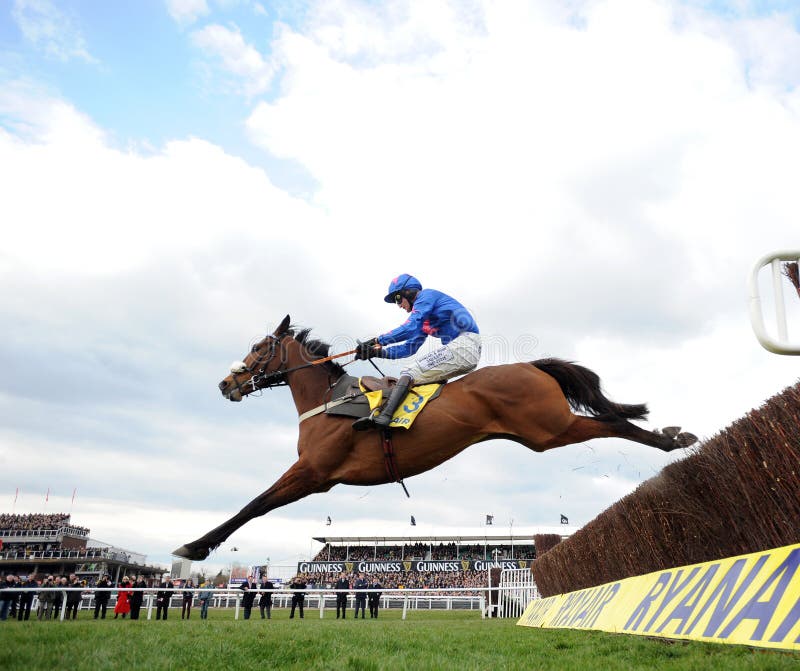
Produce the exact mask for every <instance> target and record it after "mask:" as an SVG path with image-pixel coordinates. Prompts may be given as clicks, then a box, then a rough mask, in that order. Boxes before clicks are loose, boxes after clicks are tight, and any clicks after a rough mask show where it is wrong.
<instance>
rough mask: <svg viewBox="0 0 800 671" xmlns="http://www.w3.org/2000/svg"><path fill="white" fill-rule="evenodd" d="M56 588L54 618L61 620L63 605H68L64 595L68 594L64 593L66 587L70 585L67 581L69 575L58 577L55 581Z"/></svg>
mask: <svg viewBox="0 0 800 671" xmlns="http://www.w3.org/2000/svg"><path fill="white" fill-rule="evenodd" d="M53 586H54V588H55V592H54V596H53V619H54V620H59V619H61V607H62V606H65V605H66V602H65V599H64V597H65V596H66V594H65V593H64V591H63V590H64V589H66V588H67V587H69V583H68V582H67V576H65V575H62V576H60V577H58V578H56V580H55V582H54V583H53Z"/></svg>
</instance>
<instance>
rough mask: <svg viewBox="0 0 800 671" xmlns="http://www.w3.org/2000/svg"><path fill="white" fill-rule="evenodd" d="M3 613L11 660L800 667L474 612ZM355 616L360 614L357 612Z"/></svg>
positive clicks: (66, 665)
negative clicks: (44, 618) (53, 618)
mask: <svg viewBox="0 0 800 671" xmlns="http://www.w3.org/2000/svg"><path fill="white" fill-rule="evenodd" d="M175 615H176V613H175V611H170V618H169V619H168V620H167V621H166V622H163V621H162V622H156V621H153V620H151V621H147V620H139V621H138V622H137V621H130V620H113V619H106V620H97V621H95V620H93V619H92V618H91V616H90V614H89V613H88V612H85V611H81V612H80V614H79V616H78V620H77V621H71V622H38V621H33V620H31V621H29V622H16V621H13V622H12V621H11V620H9V621H7V622H0V669H3V670H4V671H5V670H11V669H25V670H26V671H35V670H38V669H70V671H73V670H80V669H91V670H92V671H98V670H101V669H148V670H150V669H154V670H157V669H175V670H177V669H268V670H270V671H272V670H276V669H281V670H282V669H298V670H301V669H302V671H313V670H317V669H320V670H325V671H327V670H329V669H348V670H352V671H373V670H375V671H377V670H379V669H402V670H403V671H417V670H420V671H422V670H426V669H431V670H434V669H435V670H439V669H457V670H458V671H469V670H470V669H487V670H491V671H500V670H505V669H525V670H526V671H528V670H530V669H568V670H570V671H573V670H574V671H593V670H597V671H601V670H602V671H607V670H608V671H614V670H616V669H620V670H622V669H626V670H627V669H653V668H655V669H659V670H661V669H666V670H672V669H675V670H679V669H681V670H682V669H685V670H689V669H691V670H694V669H724V670H725V671H740V670H742V671H744V670H746V669H770V670H772V669H775V670H779V669H794V670H795V671H798V670H800V654H798V653H782V652H772V651H766V652H765V651H759V650H753V649H749V648H745V647H742V646H722V645H714V644H707V643H668V642H663V641H658V640H650V639H646V638H641V637H636V636H622V635H619V636H617V635H612V634H605V633H602V632H583V631H568V630H540V629H530V628H528V627H517V626H515V623H516V620H497V619H495V620H481V618H480V615H479V614H478V613H476V612H475V611H432V612H429V611H413V612H410V613H409V616H408V619H407V620H405V621H403V620H401V619H400V612H399V611H381V614H380V618H379V619H378V620H370V619H369V618H367V619H366V620H362V619H359V620H357V621H354V620H353V619H352V618H351V617H348V618H347V620H344V621H342V620H336V618H335V617H334V616H333V613H332V612H330V611H326V614H325V618H324V619H320V618H319V611H318V610H308V611H306V617H305V619H303V620H300V619H299V618H295V619H294V620H290V619H289V616H288V611H287V610H283V609H280V610H275V611H273V617H272V620H268V621H267V620H261V618H260V616H259V615H258V612H257V611H254V615H255V618H254V619H251V620H248V621H245V620H239V621H235V620H233V612H232V611H229V610H225V609H217V610H211V611H210V616H209V619H208V620H206V621H202V620H200V619H199V617H198V613H197V612H193V613H192V619H191V620H189V621H182V620H181V619H180V615H179V614H178V617H175ZM348 615H349V616H352V611H350V612H348Z"/></svg>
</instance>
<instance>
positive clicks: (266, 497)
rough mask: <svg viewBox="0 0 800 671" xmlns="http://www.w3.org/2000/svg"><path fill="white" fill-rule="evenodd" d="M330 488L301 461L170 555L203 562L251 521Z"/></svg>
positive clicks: (326, 482)
mask: <svg viewBox="0 0 800 671" xmlns="http://www.w3.org/2000/svg"><path fill="white" fill-rule="evenodd" d="M331 486H332V483H330V482H329V481H328V479H327V478H326V477H324V476H320V475H319V473H317V472H315V470H314V469H312V468H311V467H310V466H309V464H307V463H304V462H303V460H302V459H301V460H300V461H298V462H297V463H295V464H294V465H293V466H292V467H291V468H290V469H289V470H288V471H286V473H284V474H283V475H282V476H281V477H280V479H279V480H278V481H277V482H276V483H275V484H274V485H272V487H270V488H269V489H268V490H266V491H265V492H263V493H262V494H259V495H258V496H257V497H256V498H254V499H253V500H252V501H250V503H248V504H247V505H246V506H245V507H244V508H242V509H241V510H240V511H239V512H238V513H236V514H235V515H234V516H233V517H231V518H230V519H229V520H228V521H227V522H223V523H222V524H220V525H219V526H218V527H217V528H216V529H213V530H212V531H209V532H208V533H207V534H206V535H205V536H201V537H200V538H198V539H197V540H196V541H192V542H191V543H187V544H186V545H182V546H181V547H179V548H178V549H177V550H175V551H173V553H172V554H174V555H177V556H179V557H186V558H187V559H194V560H200V559H205V558H206V557H208V555H209V553H210V552H211V550H214V549H215V548H216V547H218V546H219V544H220V543H222V542H223V541H224V540H225V539H226V538H228V536H230V535H231V534H232V533H233V532H234V531H236V530H237V529H238V528H239V527H241V526H243V525H244V524H247V522H249V521H250V520H252V519H253V518H255V517H260V516H261V515H264V514H265V513H268V512H269V511H270V510H274V509H275V508H280V507H281V506H285V505H286V504H287V503H293V502H294V501H298V500H300V499H302V498H304V497H306V496H308V495H309V494H315V493H317V492H324V491H327V490H328V489H330V488H331Z"/></svg>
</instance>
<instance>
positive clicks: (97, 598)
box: [39, 575, 111, 620]
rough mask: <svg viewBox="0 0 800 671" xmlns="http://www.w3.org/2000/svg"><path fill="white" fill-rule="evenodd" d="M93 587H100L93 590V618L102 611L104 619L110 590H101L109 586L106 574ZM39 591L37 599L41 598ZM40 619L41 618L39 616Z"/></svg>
mask: <svg viewBox="0 0 800 671" xmlns="http://www.w3.org/2000/svg"><path fill="white" fill-rule="evenodd" d="M95 587H99V588H101V589H100V590H97V591H95V593H94V619H95V620H96V619H97V616H98V615H99V614H101V613H102V619H103V620H105V619H106V609H107V608H108V600H109V599H110V598H111V592H108V591H105V590H103V588H106V587H111V582H110V581H109V579H108V576H107V575H104V576H103V577H102V578H100V580H98V581H97V584H96V585H95ZM41 598H42V597H41V592H40V596H39V599H40V600H41ZM39 619H41V618H39Z"/></svg>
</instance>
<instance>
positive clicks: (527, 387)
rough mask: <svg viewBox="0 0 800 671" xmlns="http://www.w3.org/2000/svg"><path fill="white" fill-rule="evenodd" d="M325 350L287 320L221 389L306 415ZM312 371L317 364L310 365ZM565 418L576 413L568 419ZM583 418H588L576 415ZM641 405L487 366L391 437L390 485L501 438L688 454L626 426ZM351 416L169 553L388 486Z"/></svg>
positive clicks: (563, 365) (572, 377)
mask: <svg viewBox="0 0 800 671" xmlns="http://www.w3.org/2000/svg"><path fill="white" fill-rule="evenodd" d="M328 350H329V348H328V345H327V344H325V343H323V342H321V341H319V340H312V339H311V338H310V337H309V330H308V329H305V330H301V331H299V332H298V331H296V330H295V329H294V328H292V327H290V318H289V316H288V315H287V316H286V318H285V319H284V320H283V321H282V322H281V324H280V326H278V328H277V329H276V330H275V332H274V333H272V334H271V335H267V336H266V337H265V338H264V339H262V340H261V341H260V342H258V343H257V344H255V345H254V346H253V347H252V349H251V351H250V352H249V353H248V354H247V356H246V357H245V359H244V361H243V362H239V363H238V365H236V366H233V367H232V372H231V374H230V375H228V376H227V377H226V378H225V379H224V380H222V382H220V383H219V389H220V391H221V392H222V395H223V396H224V397H225V398H227V399H228V400H231V401H241V400H242V398H243V397H244V396H247V395H248V394H251V393H253V392H254V391H257V390H260V389H266V388H270V387H275V386H278V385H288V387H289V389H290V390H291V393H292V398H293V399H294V404H295V406H296V408H297V413H298V416H299V415H303V414H304V413H306V412H308V411H310V410H313V409H315V408H318V407H319V406H320V405H321V404H323V403H325V402H326V401H329V400H330V396H329V395H330V390H331V388H332V386H333V384H334V383H335V382H336V380H337V379H339V378H340V377H341V376H342V375H344V374H345V372H344V368H343V367H342V366H341V365H339V364H337V363H335V362H333V361H332V360H327V361H324V362H323V361H320V360H321V359H324V358H327V357H328V355H329V351H328ZM315 362H316V363H317V364H320V365H316V364H315ZM573 410H574V411H575V412H573ZM579 413H587V414H579ZM647 413H648V410H647V406H646V405H644V404H641V405H625V404H620V403H614V402H612V401H610V400H609V399H607V398H606V397H605V396H604V395H603V393H602V391H601V389H600V379H599V377H598V376H597V375H596V374H595V373H594V372H592V371H591V370H589V369H588V368H584V367H583V366H579V365H577V364H574V363H570V362H567V361H562V360H560V359H540V360H538V361H532V362H528V363H515V364H505V365H497V366H487V367H485V368H480V369H478V370H475V371H473V372H471V373H469V374H468V375H465V376H464V377H461V378H459V379H457V380H454V381H451V382H448V383H447V384H446V385H445V386H444V387H443V389H442V391H441V394H440V395H439V397H438V398H437V399H436V400H435V401H433V402H432V403H429V404H428V405H427V406H426V408H425V410H424V411H423V412H422V413H421V414H420V415H419V416H418V417H417V418H416V420H415V422H414V425H413V426H412V427H411V428H410V429H408V430H405V429H404V430H397V431H394V432H393V436H392V440H393V443H394V447H395V453H396V457H395V460H396V461H395V468H396V474H395V475H396V476H397V479H402V478H406V477H410V476H413V475H418V474H419V473H424V472H425V471H428V470H430V469H432V468H435V467H436V466H438V465H439V464H442V463H444V462H445V461H447V460H448V459H451V458H453V457H454V456H455V455H457V454H458V453H459V452H461V451H462V450H464V449H465V448H467V447H469V446H470V445H474V444H475V443H480V442H482V441H485V440H491V439H493V438H506V439H509V440H513V441H516V442H518V443H521V444H522V445H524V446H525V447H527V448H529V449H531V450H533V451H534V452H544V451H546V450H552V449H554V448H556V447H563V446H565V445H571V444H573V443H580V442H583V441H586V440H591V439H593V438H624V439H626V440H631V441H634V442H637V443H641V444H643V445H648V446H650V447H655V448H658V449H660V450H664V451H665V452H670V451H671V450H674V449H677V448H682V447H688V446H689V445H691V444H693V443H694V442H696V440H697V438H696V436H694V435H692V434H690V433H681V432H680V429H679V428H677V427H667V428H665V429H663V430H662V431H648V430H646V429H643V428H640V427H638V426H636V425H635V424H632V423H631V421H630V420H637V419H644V418H645V417H646V416H647ZM352 422H353V418H351V417H335V416H331V415H327V414H324V413H320V414H316V415H313V416H310V417H308V418H305V419H303V420H302V421H301V422H300V434H299V439H298V444H297V454H298V459H297V461H296V462H295V463H294V465H292V467H291V468H289V470H288V471H286V473H284V474H283V475H282V476H281V477H280V478H279V479H278V481H277V482H276V483H275V484H274V485H272V486H271V487H270V488H269V489H267V490H266V491H265V492H263V493H262V494H260V495H259V496H257V497H256V498H255V499H253V500H252V501H251V502H250V503H248V504H247V505H246V506H245V507H244V508H242V509H241V510H240V511H239V512H238V513H237V514H236V515H234V516H233V517H232V518H231V519H229V520H228V521H227V522H224V523H223V524H221V525H219V526H218V527H216V528H215V529H213V530H211V531H209V532H208V533H207V534H205V535H204V536H202V537H200V538H198V539H197V540H195V541H192V542H191V543H187V544H186V545H183V546H181V547H180V548H178V549H177V550H175V551H174V552H173V554H175V555H178V556H180V557H186V558H188V559H195V560H200V559H205V558H206V557H207V556H208V554H209V552H210V551H211V550H213V549H215V548H216V547H218V546H219V545H220V543H222V542H223V541H224V540H226V539H227V538H228V537H229V536H230V535H231V534H232V533H233V532H234V531H236V530H237V529H239V528H240V527H241V526H243V525H244V524H246V523H247V522H249V521H250V520H252V519H253V518H255V517H259V516H261V515H264V514H265V513H267V512H269V511H270V510H274V509H275V508H279V507H281V506H285V505H287V504H289V503H293V502H294V501H298V500H300V499H302V498H304V497H306V496H308V495H310V494H315V493H319V492H326V491H328V490H329V489H331V487H333V486H334V485H337V484H339V483H344V484H348V485H364V486H369V485H379V484H384V483H388V482H392V481H393V478H392V477H390V476H389V474H388V473H387V468H386V464H385V462H384V454H383V450H382V449H381V445H380V435H381V434H380V433H379V432H377V431H367V432H357V431H355V430H353V428H352V426H351V425H352Z"/></svg>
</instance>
